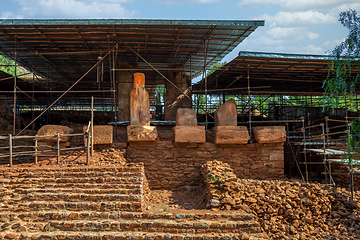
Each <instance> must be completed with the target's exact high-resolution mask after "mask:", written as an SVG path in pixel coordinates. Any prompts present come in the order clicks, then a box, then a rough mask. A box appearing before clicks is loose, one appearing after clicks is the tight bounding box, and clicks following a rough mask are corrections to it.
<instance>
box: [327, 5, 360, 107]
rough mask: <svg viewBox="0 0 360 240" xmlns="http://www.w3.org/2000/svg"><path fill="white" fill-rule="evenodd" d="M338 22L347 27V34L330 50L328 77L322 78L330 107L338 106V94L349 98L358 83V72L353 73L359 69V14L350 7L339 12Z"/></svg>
mask: <svg viewBox="0 0 360 240" xmlns="http://www.w3.org/2000/svg"><path fill="white" fill-rule="evenodd" d="M339 22H340V23H341V24H342V25H343V26H344V27H346V28H348V30H349V34H348V36H347V37H346V39H345V40H344V41H343V42H341V43H340V44H339V45H338V46H336V47H335V48H334V49H333V50H332V52H331V56H332V57H333V60H332V61H330V62H329V73H328V77H327V79H325V80H324V85H323V87H324V90H325V92H326V96H328V98H327V101H328V102H329V104H330V105H331V106H332V107H337V106H338V103H339V96H340V95H342V96H344V98H346V96H349V97H350V99H351V98H352V96H353V95H354V94H355V93H356V87H357V86H358V83H359V74H354V70H355V69H357V70H359V69H360V68H359V67H360V62H359V57H360V16H358V15H357V12H356V11H355V10H351V9H350V10H347V11H344V12H341V13H340V15H339Z"/></svg>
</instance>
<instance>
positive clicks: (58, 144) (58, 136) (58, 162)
mask: <svg viewBox="0 0 360 240" xmlns="http://www.w3.org/2000/svg"><path fill="white" fill-rule="evenodd" d="M56 147H57V154H56V156H57V165H59V164H60V134H59V133H57V134H56Z"/></svg>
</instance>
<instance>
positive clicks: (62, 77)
mask: <svg viewBox="0 0 360 240" xmlns="http://www.w3.org/2000/svg"><path fill="white" fill-rule="evenodd" d="M263 25H264V21H231V20H229V21H217V20H141V19H106V20H105V19H87V20H85V19H82V20H35V19H32V20H29V19H14V20H11V19H0V51H1V52H0V53H1V54H3V55H6V56H9V57H11V58H13V59H16V60H17V61H18V62H19V63H20V64H21V65H22V66H25V67H27V68H28V69H35V72H36V73H38V74H39V75H41V76H43V77H44V79H50V80H51V83H50V85H51V89H52V90H64V89H66V88H67V87H69V86H70V85H71V84H73V83H74V82H75V81H77V80H78V79H79V78H80V77H81V76H83V75H84V74H85V73H86V72H87V71H88V70H89V69H90V68H91V67H92V66H94V64H95V63H96V62H97V61H98V59H99V57H100V58H101V57H103V56H104V55H105V54H107V53H108V52H109V51H111V50H113V51H111V53H110V54H109V55H108V57H107V58H106V59H105V60H104V64H100V65H101V68H102V69H103V71H104V79H105V80H104V81H103V82H102V83H101V89H110V81H109V79H110V75H111V71H110V69H114V68H113V66H114V65H111V64H112V63H113V62H118V61H119V60H122V61H125V62H128V63H130V64H131V65H133V66H134V67H135V68H138V69H150V67H149V66H148V65H147V64H146V63H145V62H144V61H143V60H142V59H141V57H142V58H144V59H145V60H146V61H148V62H149V63H150V64H152V65H153V66H154V67H155V68H159V69H160V70H162V71H165V70H167V69H168V68H169V67H172V66H179V67H185V68H186V69H187V70H188V71H189V70H190V69H191V70H193V71H192V72H191V76H195V75H197V74H199V73H200V71H201V70H202V69H204V66H206V67H210V66H211V65H213V64H214V63H216V62H218V61H220V60H221V59H222V58H223V57H224V56H225V55H227V54H228V53H229V52H231V51H232V50H233V49H234V48H235V47H236V46H237V45H238V44H239V43H240V42H242V41H243V40H244V39H245V38H246V37H247V36H249V35H250V34H251V33H252V32H253V31H254V30H255V29H256V28H257V27H258V26H263ZM136 53H137V54H138V55H137V54H136ZM140 56H141V57H140ZM144 71H145V72H144V73H145V74H146V82H147V87H151V86H156V84H159V83H160V84H161V83H163V82H164V79H162V78H161V77H160V76H159V74H158V73H156V72H155V71H148V70H144ZM140 72H141V71H140ZM189 75H190V73H189ZM48 85H49V84H48ZM74 89H77V90H84V89H85V90H91V89H99V84H98V83H97V73H96V69H94V70H93V71H91V72H90V73H89V74H88V75H86V77H85V78H84V80H81V82H80V83H79V84H78V85H77V87H76V88H74Z"/></svg>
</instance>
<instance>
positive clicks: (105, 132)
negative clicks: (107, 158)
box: [83, 125, 114, 145]
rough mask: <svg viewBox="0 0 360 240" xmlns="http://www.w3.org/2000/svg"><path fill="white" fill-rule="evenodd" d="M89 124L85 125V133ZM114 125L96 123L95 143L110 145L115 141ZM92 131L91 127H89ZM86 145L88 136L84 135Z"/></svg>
mask: <svg viewBox="0 0 360 240" xmlns="http://www.w3.org/2000/svg"><path fill="white" fill-rule="evenodd" d="M86 129H87V126H83V132H84V133H85V132H86ZM113 129H114V128H113V126H111V125H95V126H94V145H100V144H105V145H108V144H109V145H110V144H112V143H113ZM89 131H91V128H90V129H89ZM84 141H85V145H86V137H84Z"/></svg>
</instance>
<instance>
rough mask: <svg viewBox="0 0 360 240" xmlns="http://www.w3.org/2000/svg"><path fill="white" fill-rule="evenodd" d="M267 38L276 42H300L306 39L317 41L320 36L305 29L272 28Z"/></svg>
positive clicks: (266, 34) (267, 33)
mask: <svg viewBox="0 0 360 240" xmlns="http://www.w3.org/2000/svg"><path fill="white" fill-rule="evenodd" d="M265 36H266V37H268V38H270V39H275V40H293V41H299V40H304V39H307V40H308V39H310V40H313V39H317V38H318V37H319V35H318V34H317V33H312V32H310V31H309V30H308V29H307V28H305V27H286V28H283V27H275V28H270V29H269V30H268V31H267V32H266V33H265Z"/></svg>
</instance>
